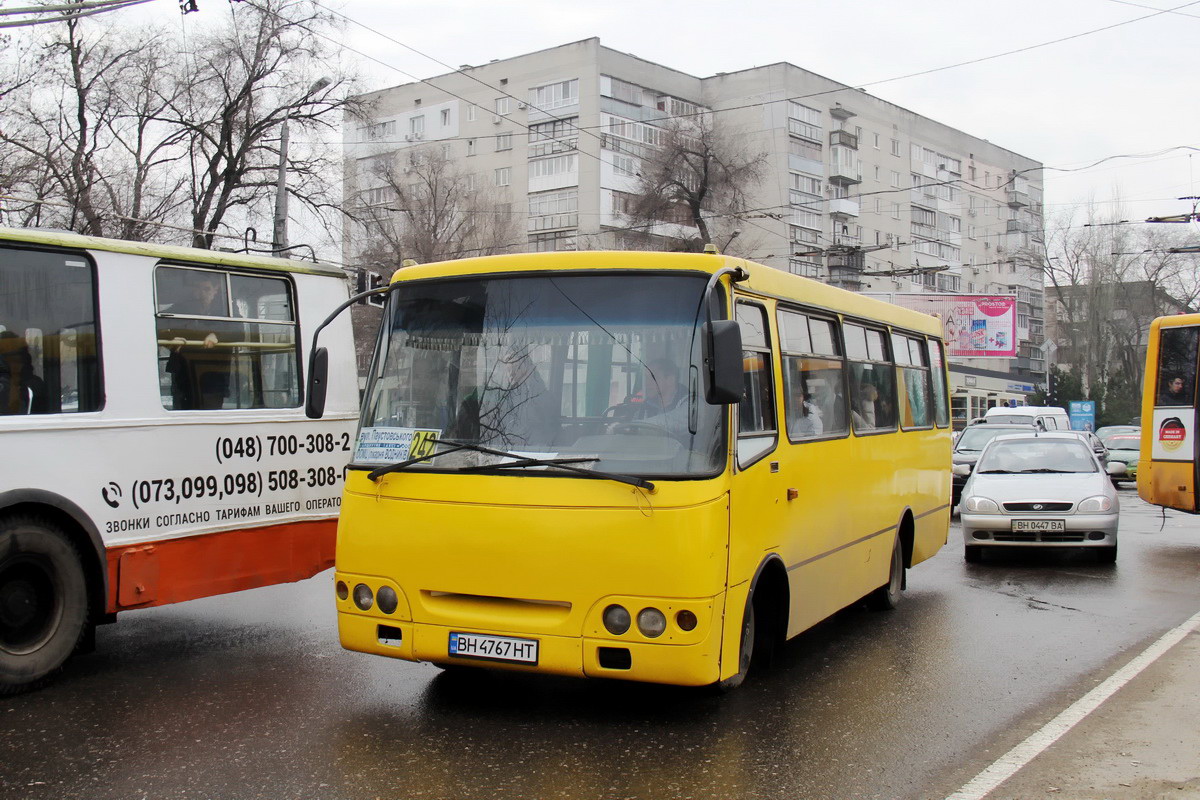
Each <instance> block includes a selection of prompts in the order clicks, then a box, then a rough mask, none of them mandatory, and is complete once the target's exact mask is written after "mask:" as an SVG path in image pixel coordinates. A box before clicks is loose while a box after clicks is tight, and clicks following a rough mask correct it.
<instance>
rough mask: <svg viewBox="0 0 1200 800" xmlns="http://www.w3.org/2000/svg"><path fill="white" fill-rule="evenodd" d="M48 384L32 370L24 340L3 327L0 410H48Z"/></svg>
mask: <svg viewBox="0 0 1200 800" xmlns="http://www.w3.org/2000/svg"><path fill="white" fill-rule="evenodd" d="M45 413H46V390H45V384H44V383H43V382H42V379H41V378H39V377H38V376H37V375H36V374H34V371H33V357H32V356H30V354H29V347H28V346H27V345H26V344H25V340H24V339H22V338H21V337H20V336H18V335H17V334H16V333H14V332H13V331H0V414H45Z"/></svg>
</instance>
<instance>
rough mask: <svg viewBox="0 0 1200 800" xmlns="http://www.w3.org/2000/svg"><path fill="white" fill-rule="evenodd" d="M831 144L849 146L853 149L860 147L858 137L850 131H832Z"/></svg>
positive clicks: (830, 134) (830, 135) (830, 133)
mask: <svg viewBox="0 0 1200 800" xmlns="http://www.w3.org/2000/svg"><path fill="white" fill-rule="evenodd" d="M829 144H831V145H833V146H834V147H839V146H840V147H848V148H850V149H851V150H857V149H858V137H857V136H855V135H854V134H853V133H850V132H849V131H841V130H838V131H830V132H829Z"/></svg>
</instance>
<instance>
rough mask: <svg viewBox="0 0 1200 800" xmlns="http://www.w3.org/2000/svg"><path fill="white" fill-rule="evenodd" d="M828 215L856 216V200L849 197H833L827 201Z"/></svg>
mask: <svg viewBox="0 0 1200 800" xmlns="http://www.w3.org/2000/svg"><path fill="white" fill-rule="evenodd" d="M829 215H830V216H831V217H857V216H858V201H857V200H851V199H850V198H849V197H835V198H833V199H832V200H830V201H829Z"/></svg>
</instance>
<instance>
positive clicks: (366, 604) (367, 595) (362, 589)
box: [354, 583, 375, 611]
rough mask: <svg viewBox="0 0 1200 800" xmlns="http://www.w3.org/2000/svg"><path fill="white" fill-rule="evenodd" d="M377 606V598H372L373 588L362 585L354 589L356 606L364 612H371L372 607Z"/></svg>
mask: <svg viewBox="0 0 1200 800" xmlns="http://www.w3.org/2000/svg"><path fill="white" fill-rule="evenodd" d="M374 604H375V598H374V597H372V596H371V587H370V586H367V585H366V584H365V583H360V584H358V585H357V586H355V587H354V605H356V606H358V607H359V608H360V609H362V610H363V611H370V609H371V606H372V605H374Z"/></svg>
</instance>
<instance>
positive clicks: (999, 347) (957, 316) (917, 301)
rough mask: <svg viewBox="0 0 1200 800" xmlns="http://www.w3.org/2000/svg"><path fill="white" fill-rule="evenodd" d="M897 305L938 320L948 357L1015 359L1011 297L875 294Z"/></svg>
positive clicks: (1014, 311)
mask: <svg viewBox="0 0 1200 800" xmlns="http://www.w3.org/2000/svg"><path fill="white" fill-rule="evenodd" d="M875 296H876V297H881V298H882V299H885V300H887V301H888V302H889V303H894V304H896V305H898V306H903V307H905V308H911V309H912V310H914V311H920V312H922V313H925V314H932V315H933V316H936V317H940V318H941V320H942V326H943V334H942V335H943V336H944V337H945V338H946V354H947V355H948V356H949V357H950V358H1015V357H1016V355H1017V298H1016V295H1011V294H1001V295H995V294H918V293H912V294H909V293H906V292H896V293H894V294H892V293H889V294H882V295H875Z"/></svg>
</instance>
